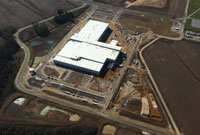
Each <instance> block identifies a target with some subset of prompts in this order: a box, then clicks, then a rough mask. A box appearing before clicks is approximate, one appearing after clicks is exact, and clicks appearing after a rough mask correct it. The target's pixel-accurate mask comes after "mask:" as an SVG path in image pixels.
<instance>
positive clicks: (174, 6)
mask: <svg viewBox="0 0 200 135" xmlns="http://www.w3.org/2000/svg"><path fill="white" fill-rule="evenodd" d="M95 1H96V2H101V3H106V4H111V5H114V6H120V7H125V6H126V4H125V2H124V0H95ZM185 4H186V0H168V1H167V4H166V6H163V8H158V7H149V6H155V4H154V5H151V4H147V5H145V4H144V3H142V4H140V5H138V6H131V7H129V9H132V10H140V11H145V12H150V13H156V14H162V15H167V16H171V17H183V13H184V8H185Z"/></svg>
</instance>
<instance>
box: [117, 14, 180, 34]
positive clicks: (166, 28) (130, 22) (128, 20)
mask: <svg viewBox="0 0 200 135" xmlns="http://www.w3.org/2000/svg"><path fill="white" fill-rule="evenodd" d="M118 23H120V24H121V25H122V27H123V28H124V29H127V30H133V31H141V32H143V31H144V30H146V31H147V30H149V29H150V30H152V31H153V33H155V34H158V35H163V36H169V37H178V36H179V34H177V33H175V32H171V26H172V21H169V20H165V19H158V18H154V17H146V16H140V15H137V14H130V13H122V14H121V15H120V18H119V20H118Z"/></svg>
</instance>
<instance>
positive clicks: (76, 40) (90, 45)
mask: <svg viewBox="0 0 200 135" xmlns="http://www.w3.org/2000/svg"><path fill="white" fill-rule="evenodd" d="M108 27H109V24H108V23H104V22H99V21H94V20H89V21H88V23H87V24H86V25H85V26H84V27H83V28H82V30H81V31H80V32H79V33H76V34H74V35H73V36H72V37H71V38H70V41H69V42H68V43H67V44H66V45H65V46H64V47H63V49H62V50H61V51H60V52H59V53H58V54H57V55H56V57H55V58H54V63H55V64H57V65H60V66H64V67H68V68H72V69H77V70H79V71H83V72H87V73H91V74H94V75H99V74H100V73H101V70H102V68H103V67H104V65H105V63H106V62H113V63H114V62H115V61H116V59H117V58H118V55H119V53H120V51H121V47H119V46H117V41H116V40H112V41H111V43H110V44H107V43H103V42H99V40H100V39H101V37H102V36H103V34H104V33H105V32H106V30H107V29H108Z"/></svg>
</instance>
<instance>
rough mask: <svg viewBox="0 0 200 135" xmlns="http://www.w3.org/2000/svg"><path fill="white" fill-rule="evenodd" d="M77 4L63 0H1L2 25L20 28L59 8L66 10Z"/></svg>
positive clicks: (52, 13) (0, 15)
mask: <svg viewBox="0 0 200 135" xmlns="http://www.w3.org/2000/svg"><path fill="white" fill-rule="evenodd" d="M75 7H76V5H74V4H72V3H69V2H68V1H66V2H65V1H62V0H56V1H55V0H45V1H41V0H9V1H0V17H1V18H2V19H1V22H0V25H11V26H14V27H16V28H20V27H23V26H26V25H28V24H31V23H32V22H37V21H40V20H43V19H45V18H47V17H49V16H52V15H55V14H56V11H57V9H60V8H61V9H63V10H65V11H67V10H70V9H73V8H75Z"/></svg>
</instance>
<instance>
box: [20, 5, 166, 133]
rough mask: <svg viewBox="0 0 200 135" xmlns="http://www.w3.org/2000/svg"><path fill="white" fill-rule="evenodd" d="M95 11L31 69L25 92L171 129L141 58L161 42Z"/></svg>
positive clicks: (99, 9) (103, 11)
mask: <svg viewBox="0 0 200 135" xmlns="http://www.w3.org/2000/svg"><path fill="white" fill-rule="evenodd" d="M90 10H91V9H90ZM91 11H93V12H92V14H90V16H89V17H88V18H86V16H84V15H83V16H82V17H81V18H80V20H82V21H81V23H78V24H77V25H76V26H74V27H73V28H72V30H71V31H70V32H69V33H68V34H67V35H66V36H65V37H64V38H63V40H62V41H60V42H59V43H57V45H56V46H55V48H54V49H53V50H52V51H51V52H49V54H48V55H46V56H45V58H44V59H43V60H42V61H41V63H39V64H38V65H37V66H36V67H34V68H30V69H29V71H28V72H27V74H25V76H24V78H23V79H24V80H26V79H27V80H28V81H25V82H26V83H25V87H26V88H27V89H29V90H31V91H33V92H35V93H39V95H40V96H42V97H44V96H47V97H51V98H55V99H58V100H59V101H60V102H62V103H65V102H69V103H72V104H77V105H78V106H80V107H83V108H85V107H86V108H87V109H85V110H88V111H89V110H90V109H92V110H94V111H96V112H102V111H104V112H106V113H108V114H109V115H110V114H112V115H113V116H117V117H120V118H122V119H128V121H129V120H130V121H132V120H139V121H142V122H145V123H148V124H153V125H155V126H159V127H168V126H169V125H168V123H167V121H166V118H165V116H164V115H163V112H162V109H161V108H160V103H159V101H157V100H156V99H157V98H156V96H155V93H154V88H153V86H152V84H151V81H150V79H149V77H148V74H147V71H146V68H145V66H144V65H143V63H142V62H141V60H140V56H139V54H138V53H139V51H140V49H141V48H142V47H143V46H144V45H146V44H147V43H149V42H151V41H152V40H154V39H155V38H156V37H155V36H154V35H153V34H152V31H151V30H149V29H144V28H138V29H133V30H127V29H126V28H124V26H123V25H121V24H120V22H119V21H118V19H120V15H121V12H120V11H118V12H116V10H115V9H108V8H103V7H97V8H95V9H93V10H91ZM91 11H90V12H91ZM114 12H115V14H114ZM102 14H104V17H101V15H102ZM94 33H95V34H94ZM97 50H98V51H97ZM47 109H49V108H47ZM51 109H52V108H51ZM53 109H54V108H53ZM63 118H64V116H63ZM106 132H111V131H107V130H106V131H105V133H106ZM112 132H115V130H114V129H113V128H112Z"/></svg>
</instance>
